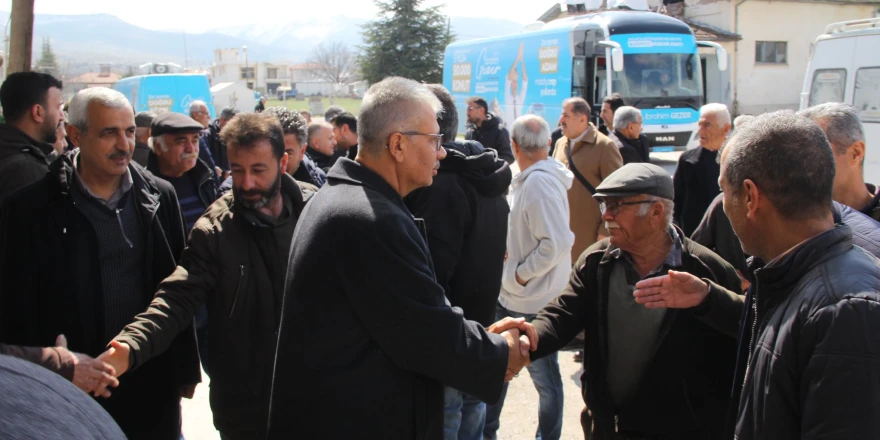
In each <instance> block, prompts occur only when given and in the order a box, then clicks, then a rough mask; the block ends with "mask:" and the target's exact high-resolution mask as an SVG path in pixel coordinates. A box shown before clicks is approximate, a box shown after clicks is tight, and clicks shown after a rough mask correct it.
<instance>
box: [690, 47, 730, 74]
mask: <svg viewBox="0 0 880 440" xmlns="http://www.w3.org/2000/svg"><path fill="white" fill-rule="evenodd" d="M697 46H700V47H711V48H713V49H715V58H716V59H717V60H718V70H720V71H722V72H723V71H725V70H727V51H726V50H724V48H723V47H721V45H720V44H718V43H716V42H714V41H697Z"/></svg>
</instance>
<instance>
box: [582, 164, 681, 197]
mask: <svg viewBox="0 0 880 440" xmlns="http://www.w3.org/2000/svg"><path fill="white" fill-rule="evenodd" d="M639 194H646V195H649V196H655V197H660V198H663V199H668V200H672V198H673V195H674V190H673V186H672V177H671V176H670V175H669V173H667V172H666V170H664V169H663V168H660V167H658V166H657V165H654V164H650V163H628V164H626V165H624V166H622V167H620V168H618V169H617V171H615V172H613V173H611V174H610V175H608V177H606V178H605V180H603V181H602V184H601V185H599V186H598V187H597V188H596V194H593V197H595V198H605V197H631V196H636V195H639Z"/></svg>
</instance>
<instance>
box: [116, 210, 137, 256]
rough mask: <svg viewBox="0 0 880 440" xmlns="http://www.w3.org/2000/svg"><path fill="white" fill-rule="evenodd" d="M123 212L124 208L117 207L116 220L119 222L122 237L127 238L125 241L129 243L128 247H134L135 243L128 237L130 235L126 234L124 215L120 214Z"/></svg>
mask: <svg viewBox="0 0 880 440" xmlns="http://www.w3.org/2000/svg"><path fill="white" fill-rule="evenodd" d="M120 212H122V209H119V208H116V221H118V222H119V229H120V230H121V231H122V238H124V239H125V242H126V243H128V247H129V248H131V249H134V243H132V242H131V240H129V239H128V235H125V226H122V217H120V216H119V213H120Z"/></svg>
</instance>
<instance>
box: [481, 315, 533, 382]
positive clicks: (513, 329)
mask: <svg viewBox="0 0 880 440" xmlns="http://www.w3.org/2000/svg"><path fill="white" fill-rule="evenodd" d="M487 330H488V331H489V332H491V333H498V334H501V335H502V336H504V338H505V339H506V340H507V346H508V357H507V374H506V375H505V376H504V380H505V381H506V382H509V381H510V380H512V379H513V378H514V376H516V375H517V374H519V372H520V370H522V369H523V367H527V366H528V365H529V364H530V363H531V360H530V357H529V351H535V350H537V349H538V332H537V331H536V330H535V327H534V326H533V325H532V324H530V323H528V322H526V320H525V319H523V318H511V317H507V318H504V319H502V320H500V321H498V322H496V323H494V324H492V325H491V326H489V328H488V329H487Z"/></svg>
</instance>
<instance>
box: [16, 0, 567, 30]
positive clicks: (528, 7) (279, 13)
mask: <svg viewBox="0 0 880 440" xmlns="http://www.w3.org/2000/svg"><path fill="white" fill-rule="evenodd" d="M7 1H9V2H10V5H11V0H7ZM441 3H442V4H445V6H444V8H443V9H442V12H443V13H445V14H446V15H448V16H453V17H457V16H462V17H492V18H504V19H509V20H513V21H515V22H518V23H523V24H527V23H531V22H533V21H535V20H537V19H538V17H539V16H540V15H541V14H543V13H544V12H545V11H546V10H547V9H549V8H550V7H551V6H552V5H553V4H554V3H555V2H552V1H543V0H539V1H535V0H506V1H505V0H445V1H441V0H425V2H424V4H425V5H427V6H433V5H436V4H441ZM34 10H35V12H36V13H37V14H59V15H72V14H96V13H106V14H110V15H115V16H116V17H118V18H120V19H122V20H124V21H126V22H129V23H131V24H134V25H137V26H140V27H143V28H147V29H153V30H172V29H173V30H180V29H184V30H188V31H191V32H193V33H196V32H203V31H205V30H207V29H214V28H220V27H227V26H240V25H249V24H254V23H273V24H274V23H283V22H291V21H300V20H303V19H311V18H315V17H320V16H325V15H340V14H341V15H346V16H349V17H356V18H372V17H375V14H376V11H377V9H376V7H375V5H374V4H373V2H372V0H335V1H322V0H243V1H242V0H212V1H193V0H149V1H146V2H141V1H131V0H73V1H71V0H35V5H34Z"/></svg>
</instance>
